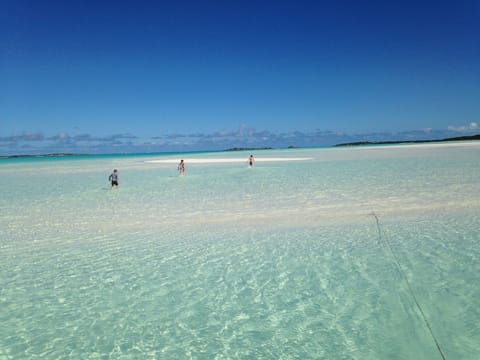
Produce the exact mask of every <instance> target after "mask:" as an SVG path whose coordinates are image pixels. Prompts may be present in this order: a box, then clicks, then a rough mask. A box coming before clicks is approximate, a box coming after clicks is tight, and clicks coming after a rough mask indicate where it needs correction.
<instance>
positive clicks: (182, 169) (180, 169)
mask: <svg viewBox="0 0 480 360" xmlns="http://www.w3.org/2000/svg"><path fill="white" fill-rule="evenodd" d="M178 172H179V173H180V175H185V163H184V162H183V160H180V164H178Z"/></svg>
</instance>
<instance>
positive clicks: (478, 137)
mask: <svg viewBox="0 0 480 360" xmlns="http://www.w3.org/2000/svg"><path fill="white" fill-rule="evenodd" d="M470 140H480V134H478V135H472V136H459V137H453V138H445V139H437V140H398V141H356V142H350V143H342V144H336V145H334V146H335V147H342V146H364V145H396V144H421V143H433V142H436V143H438V142H450V141H470Z"/></svg>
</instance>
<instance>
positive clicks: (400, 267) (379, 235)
mask: <svg viewBox="0 0 480 360" xmlns="http://www.w3.org/2000/svg"><path fill="white" fill-rule="evenodd" d="M369 215H372V216H373V217H374V218H375V221H376V224H377V230H378V238H379V240H380V241H381V240H383V241H384V242H385V243H386V244H387V247H388V249H389V250H390V253H391V254H392V257H393V260H394V261H395V264H396V266H397V269H398V271H399V273H400V274H401V275H402V277H403V278H404V279H405V282H406V284H407V287H408V291H409V292H410V295H411V297H412V298H413V300H414V302H415V304H416V305H417V308H418V311H420V314H421V315H422V318H423V321H424V322H425V325H426V326H427V328H428V331H429V332H430V335H431V336H432V339H433V341H434V342H435V345H436V347H437V350H438V352H439V353H440V356H441V357H442V359H443V360H446V358H445V355H444V354H443V351H442V348H441V347H440V344H439V342H438V340H437V338H436V337H435V334H434V333H433V330H432V327H431V326H430V323H429V322H428V319H427V317H426V316H425V313H424V312H423V309H422V307H421V306H420V303H419V302H418V300H417V297H416V296H415V293H414V292H413V289H412V286H411V285H410V281H408V278H407V276H406V274H405V271H404V270H403V268H402V266H401V265H400V262H399V261H398V258H397V256H396V255H395V253H394V252H393V249H392V246H391V244H390V241H388V239H387V237H386V236H382V229H381V224H380V220H379V219H378V216H377V214H375V213H374V212H372V213H370V214H369Z"/></svg>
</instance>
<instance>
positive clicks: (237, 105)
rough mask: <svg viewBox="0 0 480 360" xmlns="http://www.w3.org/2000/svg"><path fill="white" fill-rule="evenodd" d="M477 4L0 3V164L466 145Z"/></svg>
mask: <svg viewBox="0 0 480 360" xmlns="http://www.w3.org/2000/svg"><path fill="white" fill-rule="evenodd" d="M479 39H480V2H479V1H476V0H462V1H456V2H455V1H435V2H433V1H432V2H430V1H398V2H389V1H342V0H340V1H320V0H318V1H305V0H299V1H281V0H280V1H228V0H224V1H201V0H197V1H170V2H164V1H48V0H47V1H33V0H32V1H24V0H3V1H1V2H0V79H1V80H0V154H4V155H5V154H26V153H44V152H82V153H85V152H87V153H105V152H107V153H110V152H144V151H190V150H211V149H225V148H229V147H234V146H252V147H261V146H272V147H285V146H289V145H295V146H324V145H332V144H335V143H339V142H347V141H358V140H392V139H394V140H396V139H402V140H403V139H419V138H421V139H427V138H438V137H447V136H459V135H466V134H467V135H470V134H476V133H479V132H480V130H479V129H478V127H479V125H480V40H479Z"/></svg>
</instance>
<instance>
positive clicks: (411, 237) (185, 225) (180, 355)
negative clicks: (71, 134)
mask: <svg viewBox="0 0 480 360" xmlns="http://www.w3.org/2000/svg"><path fill="white" fill-rule="evenodd" d="M249 154H250V153H246V152H226V153H201V154H182V155H172V154H169V155H137V156H134V155H129V156H85V157H68V158H47V159H7V160H0V214H1V215H0V323H1V324H2V326H0V359H59V358H78V359H319V358H324V359H442V356H443V358H446V359H477V358H478V354H479V353H480V332H479V331H478V323H479V322H480V282H479V281H478V274H479V273H480V261H479V260H480V233H479V231H478V229H479V228H480V182H479V180H478V179H480V143H452V144H426V145H414V146H413V145H412V146H411V145H403V146H383V147H380V146H379V147H356V148H325V149H289V150H271V151H270V150H269V151H258V152H256V153H254V155H255V156H256V158H257V162H256V163H255V166H254V167H253V168H252V169H250V168H248V167H247V158H248V155H249ZM181 157H182V158H184V159H185V161H186V164H187V165H186V175H185V176H183V177H180V176H178V173H177V171H176V164H175V162H177V161H178V160H179V159H180V158H181ZM292 158H302V159H303V160H299V161H285V160H288V159H292ZM236 159H244V160H245V161H244V162H243V161H242V162H238V161H235V160H236ZM269 159H270V160H269ZM152 160H154V161H157V160H158V161H159V162H152ZM224 160H231V161H224ZM262 160H263V161H262ZM280 160H282V161H280ZM171 161H173V163H172V162H171ZM113 168H118V169H119V180H120V187H119V188H118V189H117V190H111V189H110V186H109V184H108V182H107V178H108V175H109V174H110V172H111V171H112V169H113ZM376 219H378V223H377V221H376Z"/></svg>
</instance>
